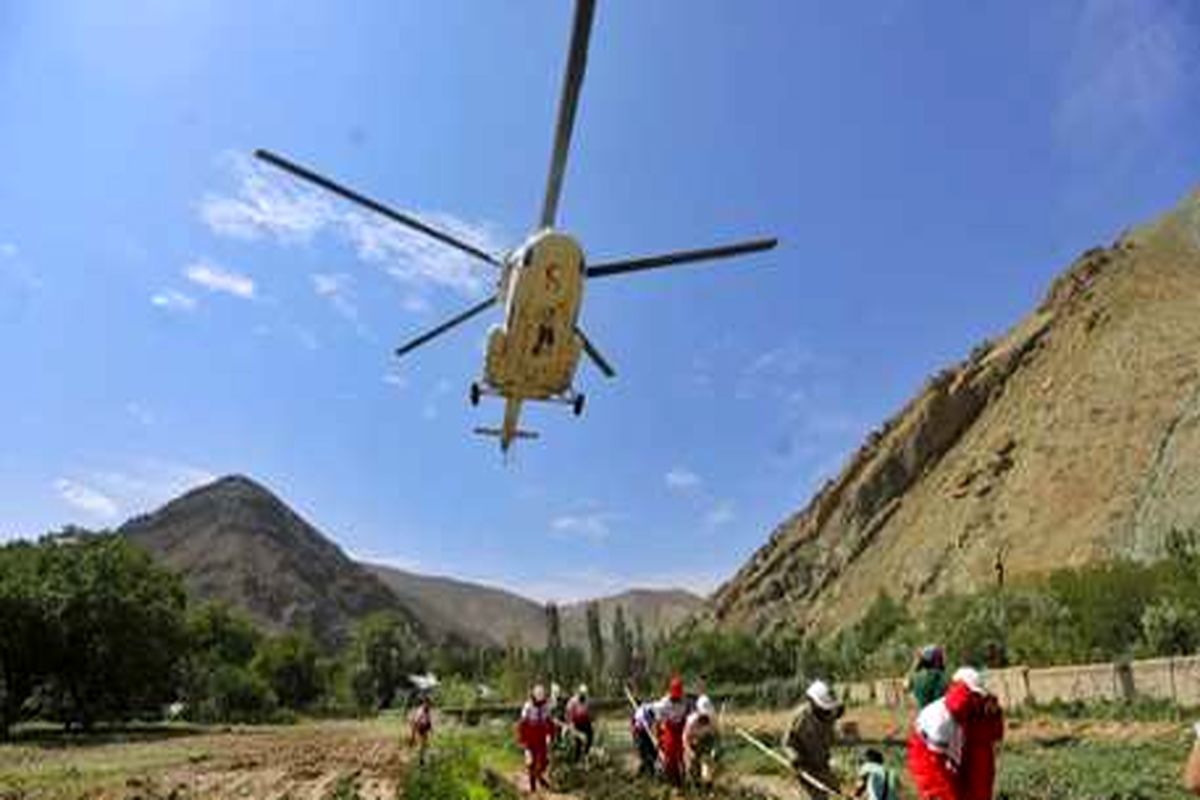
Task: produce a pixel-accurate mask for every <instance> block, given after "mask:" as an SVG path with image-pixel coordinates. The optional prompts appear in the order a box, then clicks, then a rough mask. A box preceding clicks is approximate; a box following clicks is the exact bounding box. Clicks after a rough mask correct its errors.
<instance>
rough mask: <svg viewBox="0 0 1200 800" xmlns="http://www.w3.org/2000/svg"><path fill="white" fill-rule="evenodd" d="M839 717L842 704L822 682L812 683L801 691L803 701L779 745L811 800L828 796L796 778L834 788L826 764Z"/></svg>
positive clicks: (834, 781)
mask: <svg viewBox="0 0 1200 800" xmlns="http://www.w3.org/2000/svg"><path fill="white" fill-rule="evenodd" d="M841 715H842V704H841V703H839V702H838V699H837V697H835V696H834V694H833V690H831V689H830V688H829V684H827V683H825V681H813V682H812V684H811V685H810V686H809V687H808V690H807V691H806V692H805V702H804V704H803V705H802V706H801V707H800V708H799V710H797V712H796V714H795V716H793V717H792V722H791V724H790V725H789V726H788V732H787V735H786V736H785V737H784V740H783V743H784V744H785V745H786V746H787V749H788V750H789V751H790V753H791V756H792V767H793V768H794V769H795V770H796V774H797V776H798V777H799V778H800V785H801V786H802V787H804V790H805V791H806V792H808V796H809V798H811V800H824V799H825V798H827V797H829V794H828V793H826V792H824V791H822V790H821V789H819V788H817V787H816V786H814V785H813V784H812V783H811V782H810V781H808V780H805V778H804V777H803V776H802V775H800V773H801V772H805V773H807V774H808V775H811V776H812V777H814V778H816V779H817V780H818V781H820V782H821V783H822V784H824V785H825V786H827V787H829V788H830V789H838V788H840V786H839V781H838V777H837V775H836V774H834V772H833V769H832V768H831V767H830V765H829V756H830V752H831V751H832V750H833V740H834V733H835V731H834V727H835V726H836V725H837V721H838V718H839V717H840V716H841Z"/></svg>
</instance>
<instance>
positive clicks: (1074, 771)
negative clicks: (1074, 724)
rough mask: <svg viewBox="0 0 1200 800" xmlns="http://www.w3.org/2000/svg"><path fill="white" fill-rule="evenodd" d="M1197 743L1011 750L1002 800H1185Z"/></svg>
mask: <svg viewBox="0 0 1200 800" xmlns="http://www.w3.org/2000/svg"><path fill="white" fill-rule="evenodd" d="M1190 747H1191V743H1190V742H1189V741H1185V740H1184V739H1183V738H1181V737H1180V738H1175V737H1172V738H1169V739H1159V740H1153V741H1149V742H1137V743H1134V742H1119V741H1112V742H1082V741H1066V742H1063V743H1060V744H1056V745H1054V746H1043V745H1038V744H1033V743H1028V744H1021V745H1017V746H1014V747H1006V748H1005V750H1004V752H1003V755H1002V756H1001V760H1000V770H999V771H1000V777H999V781H998V792H997V796H998V797H1000V798H1007V799H1008V800H1185V798H1187V797H1188V794H1187V793H1186V792H1184V791H1183V790H1182V789H1181V788H1180V786H1179V771H1180V769H1181V768H1182V764H1183V761H1184V759H1185V758H1186V757H1187V753H1188V750H1189V748H1190Z"/></svg>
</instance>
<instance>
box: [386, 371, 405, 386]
mask: <svg viewBox="0 0 1200 800" xmlns="http://www.w3.org/2000/svg"><path fill="white" fill-rule="evenodd" d="M383 382H384V383H386V384H387V385H388V386H394V387H396V389H398V390H403V389H406V388H408V378H406V377H404V376H403V375H401V374H400V373H399V372H385V373H384V374H383Z"/></svg>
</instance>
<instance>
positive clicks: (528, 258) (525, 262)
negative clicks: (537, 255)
mask: <svg viewBox="0 0 1200 800" xmlns="http://www.w3.org/2000/svg"><path fill="white" fill-rule="evenodd" d="M532 263H533V248H532V247H527V248H525V253H524V254H523V255H522V256H521V266H522V267H528V266H529V265H530V264H532Z"/></svg>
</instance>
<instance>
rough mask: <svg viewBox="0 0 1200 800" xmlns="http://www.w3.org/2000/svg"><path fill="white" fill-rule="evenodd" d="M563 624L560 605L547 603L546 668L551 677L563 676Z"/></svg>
mask: <svg viewBox="0 0 1200 800" xmlns="http://www.w3.org/2000/svg"><path fill="white" fill-rule="evenodd" d="M562 666H563V665H562V624H561V621H560V620H559V615H558V605H557V604H555V603H546V669H547V670H548V671H549V673H550V677H551V678H554V679H559V678H562V677H563V675H562Z"/></svg>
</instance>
